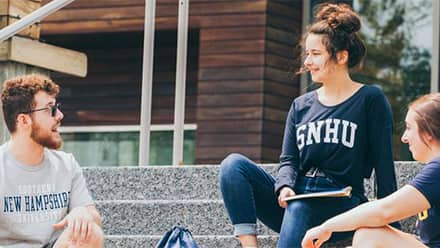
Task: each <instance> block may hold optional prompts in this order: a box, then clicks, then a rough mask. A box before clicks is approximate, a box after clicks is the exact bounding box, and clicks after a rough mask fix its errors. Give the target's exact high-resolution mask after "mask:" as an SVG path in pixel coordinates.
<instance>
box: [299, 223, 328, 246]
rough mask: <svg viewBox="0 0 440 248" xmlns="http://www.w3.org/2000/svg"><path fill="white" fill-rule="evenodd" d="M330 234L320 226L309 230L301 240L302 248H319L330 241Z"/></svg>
mask: <svg viewBox="0 0 440 248" xmlns="http://www.w3.org/2000/svg"><path fill="white" fill-rule="evenodd" d="M331 235H332V232H331V231H330V230H326V229H325V228H324V227H323V226H322V225H321V226H317V227H314V228H312V229H309V230H308V231H307V233H306V235H305V236H304V238H303V240H302V247H303V248H319V247H321V245H322V244H323V243H324V242H325V241H327V240H329V239H330V237H331Z"/></svg>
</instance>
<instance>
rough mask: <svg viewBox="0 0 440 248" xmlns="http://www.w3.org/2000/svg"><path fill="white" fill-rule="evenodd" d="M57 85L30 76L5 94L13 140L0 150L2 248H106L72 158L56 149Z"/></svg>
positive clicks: (14, 82)
mask: <svg viewBox="0 0 440 248" xmlns="http://www.w3.org/2000/svg"><path fill="white" fill-rule="evenodd" d="M59 91H60V89H59V86H58V85H57V84H56V83H54V82H53V81H52V80H51V79H50V78H48V77H46V76H43V75H37V74H31V75H25V76H19V77H16V78H12V79H9V80H6V81H5V82H4V85H3V91H2V95H1V100H2V108H3V116H4V120H5V123H6V126H7V128H8V130H9V132H10V134H11V138H10V140H9V141H7V142H6V143H5V144H3V145H2V146H0V247H8V248H9V247H20V248H31V247H32V248H33V247H38V248H40V247H45V248H46V247H47V248H50V247H56V248H59V247H103V240H104V238H103V232H102V229H101V217H100V215H99V213H98V211H97V210H96V208H95V205H94V202H93V200H92V198H91V196H90V194H89V191H88V189H87V186H86V182H85V180H84V177H83V174H82V171H81V168H80V167H79V165H78V163H77V162H76V160H75V158H74V157H73V155H72V154H68V153H64V152H61V151H57V149H59V148H60V147H61V144H62V139H61V136H60V133H59V131H58V128H59V127H60V124H61V120H62V119H63V117H64V115H63V113H62V112H61V110H60V109H59V107H60V104H59V103H57V101H56V97H57V95H58V93H59Z"/></svg>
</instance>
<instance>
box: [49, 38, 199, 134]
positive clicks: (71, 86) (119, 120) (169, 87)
mask: <svg viewBox="0 0 440 248" xmlns="http://www.w3.org/2000/svg"><path fill="white" fill-rule="evenodd" d="M156 35H157V39H156V50H155V67H154V78H153V104H152V123H153V124H170V123H173V117H174V90H175V89H174V88H175V85H174V80H175V70H176V69H175V66H176V63H175V61H176V48H175V43H174V42H171V41H173V40H176V38H177V37H176V33H175V32H171V31H159V32H158V33H157V34H156ZM142 36H143V34H142V33H139V32H137V33H122V34H121V33H115V34H97V35H70V36H69V35H46V36H45V37H44V38H45V39H47V40H48V41H49V42H53V43H56V44H58V45H61V46H63V47H69V48H72V49H78V50H84V51H85V52H86V53H87V55H88V58H89V76H88V77H86V78H83V79H81V78H77V77H71V76H68V75H61V74H54V75H53V77H54V79H55V80H56V81H57V82H59V83H60V85H61V87H62V94H61V95H60V98H59V100H60V101H61V102H62V103H63V112H64V113H65V118H64V121H63V125H68V126H72V125H107V124H108V125H110V124H115V125H116V124H119V125H120V124H123V125H129V124H139V117H140V103H141V81H142ZM190 37H191V39H190V42H189V44H190V45H189V47H190V49H189V51H188V56H189V59H188V73H187V89H186V94H187V98H186V111H185V121H186V122H187V123H195V122H196V116H195V115H196V111H195V109H196V103H197V101H196V99H197V59H198V33H197V32H192V33H190ZM107 41H109V42H107ZM170 61H173V62H170Z"/></svg>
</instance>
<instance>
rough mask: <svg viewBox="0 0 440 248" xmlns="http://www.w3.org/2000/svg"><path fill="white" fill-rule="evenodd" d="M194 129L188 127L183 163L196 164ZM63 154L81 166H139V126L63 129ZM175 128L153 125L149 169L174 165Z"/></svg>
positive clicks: (191, 126) (185, 133)
mask: <svg viewBox="0 0 440 248" xmlns="http://www.w3.org/2000/svg"><path fill="white" fill-rule="evenodd" d="M195 129H196V127H195V125H185V132H184V148H183V162H184V164H193V163H194V145H195ZM61 136H62V137H63V140H64V144H63V150H64V151H66V152H70V153H73V154H74V155H75V158H76V159H77V160H78V162H79V164H80V165H81V166H136V165H138V157H139V126H87V127H63V128H62V129H61ZM172 150H173V126H171V125H154V126H152V127H151V135H150V163H149V164H150V165H170V164H171V163H172Z"/></svg>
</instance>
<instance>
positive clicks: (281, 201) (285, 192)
mask: <svg viewBox="0 0 440 248" xmlns="http://www.w3.org/2000/svg"><path fill="white" fill-rule="evenodd" d="M294 195H295V191H293V189H291V188H289V187H283V188H282V189H281V191H280V195H279V196H278V205H280V207H282V208H286V207H287V202H286V201H285V200H284V198H286V197H288V196H294Z"/></svg>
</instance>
